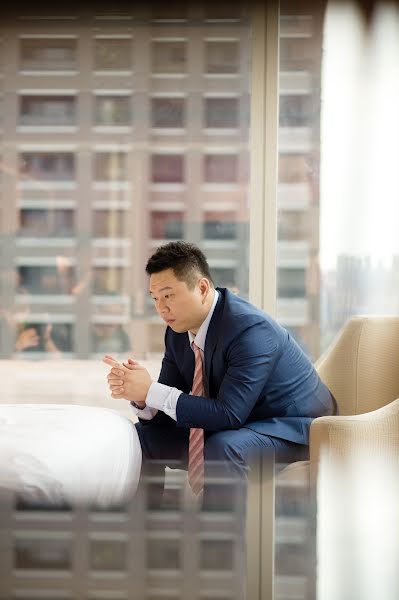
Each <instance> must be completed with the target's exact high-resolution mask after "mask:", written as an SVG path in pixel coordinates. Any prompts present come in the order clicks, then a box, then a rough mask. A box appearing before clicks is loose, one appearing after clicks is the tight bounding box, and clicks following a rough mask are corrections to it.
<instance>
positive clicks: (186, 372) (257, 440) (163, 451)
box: [104, 242, 336, 494]
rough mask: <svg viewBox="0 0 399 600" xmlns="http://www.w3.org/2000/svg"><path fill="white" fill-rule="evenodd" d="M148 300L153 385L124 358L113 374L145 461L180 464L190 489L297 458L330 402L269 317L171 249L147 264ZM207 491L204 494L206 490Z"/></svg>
mask: <svg viewBox="0 0 399 600" xmlns="http://www.w3.org/2000/svg"><path fill="white" fill-rule="evenodd" d="M146 272H147V274H148V275H149V276H150V286H149V290H150V295H151V297H152V299H153V301H154V303H155V307H156V310H157V312H158V314H159V315H160V316H161V318H162V319H163V320H164V321H165V323H166V325H167V329H166V333H165V355H164V358H163V362H162V369H161V373H160V375H159V379H158V382H153V381H152V379H151V377H150V375H149V373H148V371H147V370H146V369H145V368H143V367H142V366H141V365H140V364H139V363H137V362H135V361H133V360H131V359H130V360H129V362H128V363H124V364H123V365H119V364H118V363H116V362H115V361H114V360H113V359H112V357H110V356H106V357H105V358H104V361H105V362H106V363H108V364H109V365H110V366H111V367H112V369H111V371H110V373H109V375H108V383H109V386H110V389H111V392H112V396H113V397H114V398H126V399H127V400H129V401H131V403H132V406H133V407H134V409H135V411H136V413H137V415H138V417H139V419H140V422H139V423H138V424H137V431H138V434H139V437H140V442H141V446H142V450H143V458H144V460H147V461H149V460H153V461H161V467H162V469H163V470H164V468H165V465H168V464H171V463H172V461H175V460H181V461H183V464H185V465H186V466H188V475H189V482H190V485H191V487H192V489H193V491H194V492H195V493H197V494H201V493H202V491H203V486H204V481H205V483H206V481H207V478H208V477H212V476H214V475H215V471H214V470H213V469H214V465H217V464H219V465H220V464H221V465H223V472H225V473H229V474H230V475H231V476H234V477H235V476H238V478H239V479H241V480H242V479H244V480H245V478H246V475H247V472H248V464H249V461H250V459H251V457H252V456H253V455H256V454H259V453H264V452H268V451H269V452H270V450H273V451H274V452H280V453H283V455H284V456H285V457H289V460H298V459H301V458H305V457H306V455H307V451H308V440H309V426H310V423H311V421H312V420H313V419H314V418H315V417H318V416H320V415H331V414H334V413H335V410H336V407H335V401H334V399H333V397H332V395H331V393H330V392H329V390H328V389H327V387H326V386H325V385H324V384H323V383H322V381H321V380H320V378H319V377H318V375H317V373H316V371H315V369H314V367H313V365H312V363H311V362H310V360H309V359H308V358H307V357H306V356H305V354H304V353H303V351H302V350H301V349H300V348H299V346H298V345H297V344H296V342H295V341H294V340H293V339H292V337H291V336H290V335H289V333H288V332H287V331H286V330H285V329H284V328H283V327H281V326H280V325H279V324H278V323H276V321H274V320H273V319H272V318H271V317H270V316H268V315H267V314H265V313H264V312H263V311H261V310H259V309H258V308H256V307H255V306H253V305H252V304H250V303H249V302H247V301H246V300H243V299H241V298H239V297H238V296H236V295H234V294H233V293H231V292H230V291H229V290H227V289H223V288H216V289H215V287H214V284H213V281H212V277H211V275H210V272H209V266H208V264H207V261H206V258H205V256H204V255H203V253H202V252H201V250H199V248H197V247H196V246H194V245H193V244H189V243H186V242H171V243H169V244H166V245H164V246H161V247H160V248H158V249H157V251H156V252H155V253H154V254H153V256H151V258H150V259H149V261H148V263H147V266H146ZM205 489H207V488H205Z"/></svg>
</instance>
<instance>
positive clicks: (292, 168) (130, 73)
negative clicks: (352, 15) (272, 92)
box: [0, 2, 320, 358]
mask: <svg viewBox="0 0 399 600" xmlns="http://www.w3.org/2000/svg"><path fill="white" fill-rule="evenodd" d="M53 12H54V11H53ZM313 18H314V17H312V16H310V15H303V16H300V15H299V16H298V15H292V14H289V15H285V16H284V15H283V16H282V18H281V95H280V184H279V211H280V216H279V220H280V225H279V227H280V229H279V249H278V251H279V257H278V268H279V271H278V295H279V301H278V316H279V319H280V321H281V322H282V324H283V325H285V326H287V327H289V328H290V329H291V331H292V332H293V334H294V335H295V336H296V337H297V338H298V340H299V341H300V342H301V343H302V342H303V344H304V346H305V348H306V349H307V350H308V351H309V352H310V353H313V354H317V350H318V310H317V305H318V271H317V251H318V191H317V189H316V188H315V186H314V185H313V184H312V182H309V176H308V172H307V170H308V169H309V164H308V163H309V160H311V161H313V163H312V164H313V166H314V161H315V160H317V147H318V146H317V144H318V121H317V119H315V118H314V115H315V112H314V110H313V108H312V102H314V87H315V81H316V83H317V76H318V73H319V68H320V63H319V61H318V60H317V57H316V59H315V57H314V34H313V31H314V29H313V21H312V19H313ZM1 41H2V62H1V63H0V64H1V71H2V72H1V78H0V85H1V88H2V109H3V120H2V130H1V138H2V153H1V154H2V159H1V160H2V183H1V196H2V202H1V213H0V214H1V221H0V231H1V244H2V253H1V256H2V258H1V261H2V271H3V278H2V281H1V288H0V294H1V304H2V306H3V312H4V314H5V315H7V317H6V318H3V319H2V330H1V335H2V338H1V339H2V344H1V352H2V356H3V357H9V356H12V355H15V356H18V357H20V358H25V357H26V358H33V357H41V356H45V355H47V353H48V352H57V351H58V352H60V353H62V355H63V356H65V357H68V356H70V357H76V358H87V357H96V356H100V355H102V354H103V353H104V352H105V351H108V352H116V353H118V352H121V353H123V352H126V351H128V350H133V351H134V352H135V353H136V355H138V356H140V355H141V356H143V355H147V354H148V353H154V352H155V353H156V352H161V351H162V348H163V329H164V328H163V324H162V323H160V322H159V319H158V317H157V316H156V314H155V311H154V309H153V307H152V306H151V301H150V299H149V298H148V295H147V278H146V275H145V273H144V265H145V262H146V259H147V258H148V256H149V255H150V254H151V253H152V251H153V250H154V249H155V248H156V247H157V246H158V245H160V244H162V243H165V242H166V241H169V240H174V239H181V238H183V239H187V240H189V241H192V242H194V243H197V244H199V245H200V246H201V247H202V249H203V250H204V251H205V253H206V254H207V256H208V257H209V263H210V266H211V268H212V272H213V275H214V278H215V282H216V284H217V285H221V286H227V287H230V288H232V289H233V290H235V291H237V292H238V293H240V294H242V295H244V296H248V233H249V212H250V189H249V135H250V131H249V123H250V114H249V113H250V88H251V27H250V5H249V4H248V3H245V2H242V3H235V4H234V5H230V6H229V5H228V3H217V4H212V3H210V2H207V3H205V2H204V3H202V4H201V3H196V2H186V3H175V4H174V5H173V4H172V5H170V6H169V5H168V8H167V9H166V8H163V9H162V8H160V5H159V4H156V3H153V4H152V5H151V4H149V5H148V6H141V5H137V6H135V7H133V9H132V8H129V9H126V5H125V6H124V7H123V6H122V7H121V8H120V9H119V11H118V9H113V11H109V10H108V11H102V12H101V11H100V9H97V12H95V11H93V10H92V11H90V10H82V11H81V12H80V13H78V12H77V13H73V14H70V13H69V12H68V11H67V10H64V11H62V12H60V13H59V14H58V15H56V16H54V14H49V13H48V12H46V13H40V12H38V13H37V14H35V15H29V14H26V15H24V14H22V13H21V14H18V15H14V16H11V15H10V16H9V17H8V19H5V21H4V24H3V26H2V28H1ZM317 91H318V88H317V89H316V92H317ZM316 115H317V111H316ZM315 148H316V151H315ZM315 168H316V170H317V165H316V167H315ZM23 331H28V332H29V333H25V334H24V335H23V336H20V334H21V332H23Z"/></svg>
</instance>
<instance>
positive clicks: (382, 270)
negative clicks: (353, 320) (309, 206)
mask: <svg viewBox="0 0 399 600" xmlns="http://www.w3.org/2000/svg"><path fill="white" fill-rule="evenodd" d="M398 167H399V7H398V6H397V5H395V4H394V3H384V2H381V3H377V4H376V5H375V6H374V10H373V14H372V17H371V19H370V21H369V22H366V20H365V19H364V16H363V14H362V13H361V11H360V10H359V8H358V7H357V5H356V3H344V2H331V3H330V4H329V5H328V8H327V12H326V20H325V30H324V53H323V68H322V117H321V236H320V239H321V248H320V262H321V271H322V277H323V279H322V281H323V289H322V291H323V292H324V296H323V304H322V306H323V308H324V313H323V314H324V322H323V326H324V329H330V331H331V333H332V332H333V329H334V327H337V326H338V325H340V324H342V323H341V322H342V321H344V320H345V318H347V317H348V316H349V315H350V314H356V313H360V312H366V313H367V312H380V313H393V312H395V313H396V312H398V310H399V302H398V297H397V296H398V294H397V292H396V291H395V289H396V290H397V287H398V286H397V285H396V288H395V287H394V282H395V281H396V284H397V283H398V281H399V279H398V278H399V266H398V263H399V168H398Z"/></svg>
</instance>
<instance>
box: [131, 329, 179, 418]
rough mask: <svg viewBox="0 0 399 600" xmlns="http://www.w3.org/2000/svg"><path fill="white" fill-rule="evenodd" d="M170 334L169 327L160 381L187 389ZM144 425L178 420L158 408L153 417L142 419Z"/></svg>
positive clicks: (166, 334)
mask: <svg viewBox="0 0 399 600" xmlns="http://www.w3.org/2000/svg"><path fill="white" fill-rule="evenodd" d="M168 334H169V329H167V330H166V333H165V354H164V357H163V360H162V366H161V372H160V374H159V377H158V383H163V384H164V385H168V386H170V387H175V388H177V389H179V390H181V389H185V387H186V384H185V381H184V379H183V377H182V375H181V373H180V371H179V369H178V368H177V365H176V361H175V360H174V357H173V354H172V352H171V351H170V348H168ZM139 421H140V423H141V424H142V425H146V426H147V425H148V426H149V425H165V426H168V425H169V426H170V425H173V426H176V421H175V420H174V419H172V418H171V417H169V416H168V415H166V414H165V413H164V412H163V411H161V410H158V412H157V414H156V415H155V416H154V417H153V418H152V419H140V418H139Z"/></svg>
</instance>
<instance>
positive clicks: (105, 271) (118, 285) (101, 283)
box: [93, 267, 124, 295]
mask: <svg viewBox="0 0 399 600" xmlns="http://www.w3.org/2000/svg"><path fill="white" fill-rule="evenodd" d="M123 276H124V269H123V268H122V267H94V269H93V294H98V295H102V294H111V295H116V294H118V295H119V294H122V290H123Z"/></svg>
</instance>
